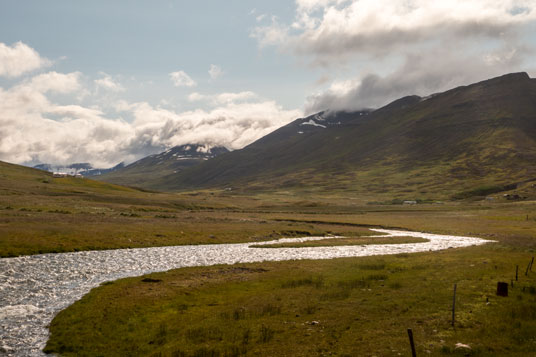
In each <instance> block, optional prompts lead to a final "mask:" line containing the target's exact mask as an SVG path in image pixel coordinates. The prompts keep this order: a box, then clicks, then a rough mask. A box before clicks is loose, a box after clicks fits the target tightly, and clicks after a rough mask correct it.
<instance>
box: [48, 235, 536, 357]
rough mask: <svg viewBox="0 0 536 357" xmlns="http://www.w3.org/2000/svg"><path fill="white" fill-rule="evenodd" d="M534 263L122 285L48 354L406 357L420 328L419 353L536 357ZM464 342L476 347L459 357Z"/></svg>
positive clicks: (501, 256)
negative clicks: (530, 267) (502, 290)
mask: <svg viewBox="0 0 536 357" xmlns="http://www.w3.org/2000/svg"><path fill="white" fill-rule="evenodd" d="M262 250H263V251H265V250H268V249H262ZM530 259H531V255H530V253H527V252H523V251H519V250H517V249H514V248H507V247H505V246H502V245H500V244H487V245H483V246H478V247H468V248H460V249H447V250H442V251H438V252H424V253H415V254H398V255H392V256H373V257H361V258H341V259H335V260H320V261H319V260H314V261H311V260H304V261H285V262H277V263H273V262H264V263H254V264H240V265H233V266H221V265H220V266H214V267H206V268H185V269H179V270H173V271H169V272H165V273H156V274H151V275H148V276H144V277H137V278H128V279H122V280H119V281H115V282H112V283H108V284H104V285H103V286H101V287H99V288H97V289H94V290H92V291H91V292H90V293H89V294H88V295H86V296H84V297H83V298H82V299H81V300H80V301H78V302H76V303H75V304H74V305H72V306H71V307H69V308H68V309H66V310H64V311H62V312H61V313H60V314H59V315H58V316H57V317H56V318H55V319H54V321H53V323H52V324H51V333H52V334H51V339H50V340H49V342H48V345H47V347H46V351H49V352H59V353H61V354H62V355H65V356H70V355H73V356H74V355H77V356H90V355H99V354H101V355H107V356H124V355H146V356H240V355H255V356H356V355H359V356H372V355H376V356H398V355H401V356H407V355H409V354H410V348H409V342H408V337H407V332H406V330H407V328H412V329H413V334H414V336H415V343H416V347H417V355H432V356H442V355H445V356H448V355H475V356H481V355H482V356H484V355H485V356H490V355H491V356H506V355H508V356H510V355H514V356H516V355H519V356H526V355H530V354H531V353H533V351H534V344H535V341H534V331H536V319H535V317H536V304H535V303H536V295H535V294H536V271H535V272H530V271H529V273H528V275H525V271H524V270H525V268H526V265H527V263H529V262H530ZM516 265H519V266H520V267H521V268H520V273H519V277H518V281H515V266H516ZM535 269H536V268H535ZM512 279H513V280H514V284H513V287H510V290H509V296H508V297H498V296H496V294H495V292H496V288H497V282H498V281H506V282H508V283H510V281H511V280H512ZM454 284H457V295H456V314H455V323H454V327H452V325H451V323H452V313H451V309H452V299H453V286H454ZM458 343H462V344H464V345H468V346H470V349H466V348H465V349H464V348H462V349H459V348H458V349H457V348H456V344H458Z"/></svg>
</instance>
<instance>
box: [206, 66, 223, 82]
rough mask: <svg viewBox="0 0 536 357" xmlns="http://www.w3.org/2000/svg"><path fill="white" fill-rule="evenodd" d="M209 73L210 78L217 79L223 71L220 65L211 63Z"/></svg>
mask: <svg viewBox="0 0 536 357" xmlns="http://www.w3.org/2000/svg"><path fill="white" fill-rule="evenodd" d="M208 74H209V75H210V78H212V79H216V78H218V77H221V75H222V74H223V71H222V69H221V67H220V66H217V65H215V64H211V65H210V69H209V70H208Z"/></svg>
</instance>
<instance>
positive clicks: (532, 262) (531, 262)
mask: <svg viewBox="0 0 536 357" xmlns="http://www.w3.org/2000/svg"><path fill="white" fill-rule="evenodd" d="M532 264H534V257H532V260H531V261H530V271H532Z"/></svg>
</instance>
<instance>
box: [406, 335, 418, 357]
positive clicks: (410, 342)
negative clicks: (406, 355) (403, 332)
mask: <svg viewBox="0 0 536 357" xmlns="http://www.w3.org/2000/svg"><path fill="white" fill-rule="evenodd" d="M408 337H409V344H410V346H411V357H417V352H415V343H414V342H413V331H412V330H411V329H410V328H408Z"/></svg>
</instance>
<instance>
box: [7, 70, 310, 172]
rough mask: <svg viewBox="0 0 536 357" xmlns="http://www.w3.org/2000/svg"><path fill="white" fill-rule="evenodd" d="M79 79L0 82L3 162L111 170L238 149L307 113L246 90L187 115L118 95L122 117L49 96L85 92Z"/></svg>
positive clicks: (52, 76)
mask: <svg viewBox="0 0 536 357" xmlns="http://www.w3.org/2000/svg"><path fill="white" fill-rule="evenodd" d="M81 77H82V75H81V74H80V73H79V72H73V73H67V74H61V73H57V72H48V73H43V74H39V75H36V76H34V77H32V78H28V79H24V80H22V81H20V82H19V83H17V84H15V85H13V86H12V87H10V88H7V89H4V88H1V87H0V138H1V140H0V160H5V161H9V162H14V163H20V164H32V165H33V164H37V163H52V164H69V163H75V162H90V163H92V164H93V165H94V166H96V167H110V166H113V165H115V164H117V163H119V162H121V161H126V162H127V163H129V162H132V161H134V160H137V159H140V158H142V157H144V156H147V155H150V154H154V153H157V152H161V151H163V150H165V149H167V148H169V147H172V146H175V145H182V144H189V143H190V144H191V143H196V144H203V145H208V146H226V147H227V148H229V149H239V148H241V147H243V146H245V145H247V144H249V143H251V142H252V141H254V140H256V139H259V138H260V137H262V136H264V135H266V134H268V133H269V132H271V131H273V130H275V129H277V128H278V127H280V126H282V125H284V124H287V123H288V122H290V121H292V120H294V119H296V118H297V117H299V116H300V115H301V114H302V113H301V112H300V111H297V110H285V109H284V108H282V107H281V106H279V105H278V104H277V103H276V102H274V101H271V100H264V99H259V98H258V96H256V95H255V93H253V92H248V91H244V92H238V93H219V94H214V95H211V96H207V99H206V100H208V101H210V103H211V105H213V108H212V109H210V110H193V111H186V112H177V111H174V110H171V109H166V108H162V107H159V106H153V105H151V104H149V103H146V102H135V103H129V102H127V101H125V100H119V101H117V102H116V105H115V110H116V112H117V113H119V114H116V116H110V115H109V114H107V113H105V112H104V111H103V110H102V109H101V108H99V107H95V106H92V107H87V106H83V105H75V104H59V103H56V102H54V101H53V100H52V99H51V98H50V97H49V96H51V95H52V94H54V93H62V94H66V93H69V95H74V96H75V95H77V94H78V93H79V92H84V91H86V90H87V89H86V88H84V86H83V85H82V84H81V81H80V78H81ZM117 115H126V116H132V117H133V119H134V120H133V121H131V122H128V121H126V120H124V119H122V117H120V116H117Z"/></svg>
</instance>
